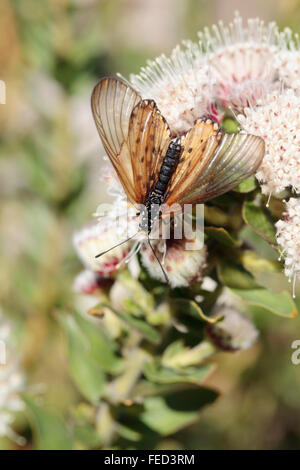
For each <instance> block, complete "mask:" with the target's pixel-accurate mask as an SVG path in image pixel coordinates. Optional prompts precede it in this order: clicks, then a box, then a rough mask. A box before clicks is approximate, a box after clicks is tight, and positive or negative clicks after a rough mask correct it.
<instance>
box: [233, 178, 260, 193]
mask: <svg viewBox="0 0 300 470" xmlns="http://www.w3.org/2000/svg"><path fill="white" fill-rule="evenodd" d="M255 188H256V179H255V178H254V176H250V178H247V179H246V180H244V181H242V182H241V183H240V184H239V185H238V186H237V187H236V188H234V189H233V191H235V192H236V193H250V192H251V191H254V189H255Z"/></svg>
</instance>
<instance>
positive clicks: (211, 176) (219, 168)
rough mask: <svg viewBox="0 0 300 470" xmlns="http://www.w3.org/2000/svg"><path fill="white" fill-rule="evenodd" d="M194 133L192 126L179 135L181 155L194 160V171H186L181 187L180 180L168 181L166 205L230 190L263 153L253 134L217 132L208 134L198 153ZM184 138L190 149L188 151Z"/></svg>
mask: <svg viewBox="0 0 300 470" xmlns="http://www.w3.org/2000/svg"><path fill="white" fill-rule="evenodd" d="M189 134H190V137H189ZM196 137H197V136H196V134H195V132H194V131H193V128H192V129H191V130H190V131H188V132H187V134H186V136H184V137H183V139H182V144H183V147H184V149H183V152H182V156H181V158H184V159H185V165H188V164H189V163H188V162H189V160H191V161H193V160H196V161H197V164H196V166H194V165H193V168H194V171H192V172H191V173H190V174H188V176H187V177H186V179H185V183H184V185H183V186H182V187H181V185H180V184H179V185H178V184H176V186H174V187H173V186H172V181H171V185H170V188H169V195H168V197H167V198H166V201H165V202H166V204H168V205H171V204H173V203H174V202H176V203H178V204H180V205H183V204H196V203H204V202H206V201H208V200H209V199H212V198H214V197H217V196H220V195H221V194H223V193H225V192H227V191H230V190H231V189H233V188H234V187H236V186H237V185H238V184H239V183H241V182H242V181H243V180H244V179H245V178H247V177H248V176H250V175H252V174H253V173H255V171H256V170H257V168H258V167H259V165H260V163H261V161H262V158H263V156H264V149H265V146H264V141H263V139H261V138H260V137H257V136H254V135H250V134H243V133H240V134H220V132H217V133H216V134H212V135H210V137H209V138H208V140H207V145H206V147H205V148H203V151H202V152H201V154H200V156H199V155H197V151H198V147H197V143H196V141H195V142H193V140H194V139H196ZM185 142H188V143H189V145H190V147H189V148H192V149H193V150H192V151H191V152H190V153H189V149H188V148H187V147H188V146H187V145H185ZM176 173H177V171H176ZM176 173H175V176H174V181H176Z"/></svg>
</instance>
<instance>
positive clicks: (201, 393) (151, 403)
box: [140, 387, 218, 436]
mask: <svg viewBox="0 0 300 470" xmlns="http://www.w3.org/2000/svg"><path fill="white" fill-rule="evenodd" d="M217 396H218V394H217V393H216V392H215V391H213V390H209V389H207V388H200V387H197V388H190V389H186V390H180V391H176V392H173V393H168V394H166V395H164V396H155V397H148V398H146V399H145V401H144V411H142V413H141V415H140V418H141V420H142V422H143V423H144V424H146V425H147V426H149V427H150V428H151V429H152V430H154V431H156V432H158V433H159V434H161V435H163V436H167V435H168V434H173V433H174V432H176V431H178V430H179V429H181V428H183V427H185V426H187V425H188V424H191V423H192V422H194V421H196V420H197V418H198V417H199V413H200V411H201V409H202V408H203V407H204V406H205V405H208V404H210V403H213V402H214V401H215V400H216V398H217Z"/></svg>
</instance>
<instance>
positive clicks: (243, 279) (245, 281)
mask: <svg viewBox="0 0 300 470" xmlns="http://www.w3.org/2000/svg"><path fill="white" fill-rule="evenodd" d="M217 272H218V277H219V279H220V281H221V282H222V284H224V285H225V286H227V287H232V288H236V289H254V288H256V287H258V285H257V283H256V282H255V280H254V278H253V277H252V276H251V274H250V273H248V272H247V271H246V270H245V269H243V267H242V266H240V265H236V264H233V263H229V262H225V261H219V262H218V265H217Z"/></svg>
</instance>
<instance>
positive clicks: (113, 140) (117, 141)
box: [91, 78, 141, 202]
mask: <svg viewBox="0 0 300 470" xmlns="http://www.w3.org/2000/svg"><path fill="white" fill-rule="evenodd" d="M139 101H141V97H140V96H139V95H138V93H137V92H136V91H135V90H133V88H131V87H129V86H128V85H126V84H125V83H123V82H122V81H120V80H117V79H115V78H103V79H102V80H100V82H99V83H98V84H97V85H96V86H95V88H94V90H93V94H92V101H91V103H92V112H93V116H94V119H95V123H96V127H97V129H98V132H99V135H100V138H101V140H102V143H103V146H104V149H105V151H106V153H107V155H108V156H109V158H110V160H111V162H112V164H113V166H114V168H115V170H116V172H117V174H118V176H119V179H120V181H121V183H122V185H123V187H124V190H125V192H126V193H127V196H128V197H129V199H130V200H131V201H132V202H135V201H134V198H135V190H134V181H133V171H132V164H131V155H130V153H129V152H128V151H126V149H124V142H126V140H127V138H128V127H129V119H130V116H131V113H132V110H133V109H134V107H135V106H136V105H137V103H138V102H139ZM122 147H123V152H121V149H122Z"/></svg>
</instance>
